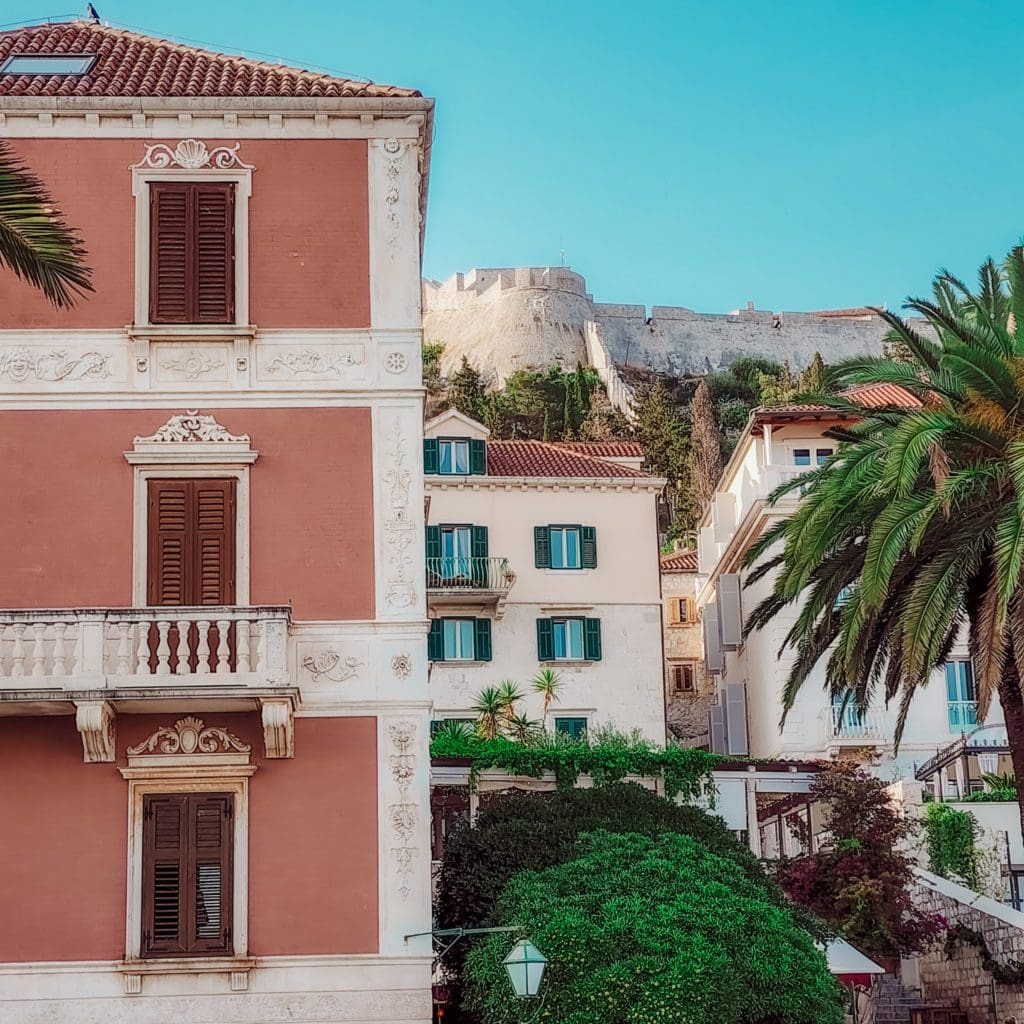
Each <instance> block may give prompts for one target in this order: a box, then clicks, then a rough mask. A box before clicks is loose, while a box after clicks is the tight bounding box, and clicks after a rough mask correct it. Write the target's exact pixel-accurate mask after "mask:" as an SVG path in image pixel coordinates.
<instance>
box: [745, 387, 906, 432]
mask: <svg viewBox="0 0 1024 1024" xmlns="http://www.w3.org/2000/svg"><path fill="white" fill-rule="evenodd" d="M843 395H844V397H846V398H849V399H851V400H852V401H854V402H856V403H858V404H859V405H863V406H866V407H867V408H869V409H884V408H885V407H886V406H890V405H895V406H897V407H899V408H902V409H920V408H922V403H921V400H920V399H919V398H918V397H917V396H916V395H912V394H911V393H910V392H909V391H907V389H906V388H901V387H900V386H899V385H898V384H863V385H861V386H859V387H855V388H848V389H847V390H846V391H844V392H843ZM828 414H832V415H833V416H834V417H835V418H836V419H850V417H851V416H853V415H854V414H853V413H848V412H840V411H839V410H838V409H833V408H832V407H831V406H829V405H819V404H817V403H814V402H804V403H800V402H793V403H790V404H789V405H770V406H765V407H764V408H761V409H757V410H756V411H755V420H756V422H758V423H767V422H769V421H771V419H772V418H773V417H776V416H777V417H780V418H784V419H785V418H790V417H799V416H815V417H819V418H820V417H821V416H822V415H825V416H827V415H828Z"/></svg>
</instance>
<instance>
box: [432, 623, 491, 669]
mask: <svg viewBox="0 0 1024 1024" xmlns="http://www.w3.org/2000/svg"><path fill="white" fill-rule="evenodd" d="M427 658H428V659H429V660H430V661H490V660H491V658H492V653H491V620H490V619H431V621H430V632H429V633H428V634H427Z"/></svg>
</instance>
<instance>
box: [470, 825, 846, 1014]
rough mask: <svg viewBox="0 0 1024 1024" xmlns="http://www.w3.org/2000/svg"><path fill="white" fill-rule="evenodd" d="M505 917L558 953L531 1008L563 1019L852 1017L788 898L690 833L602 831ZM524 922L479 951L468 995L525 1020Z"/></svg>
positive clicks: (546, 873) (519, 884)
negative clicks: (518, 932) (511, 977)
mask: <svg viewBox="0 0 1024 1024" xmlns="http://www.w3.org/2000/svg"><path fill="white" fill-rule="evenodd" d="M498 916H499V919H500V920H501V921H503V922H511V923H516V924H519V925H521V926H522V928H523V934H525V935H528V936H529V937H530V938H531V939H532V940H533V941H534V942H535V943H536V945H537V946H538V947H539V948H540V949H541V951H542V952H543V953H544V954H545V955H546V956H547V958H548V967H547V974H546V977H545V980H544V982H543V986H542V991H541V997H540V999H539V1000H538V1001H537V1003H536V1004H535V1005H532V1006H530V1007H529V1008H528V1013H529V1019H530V1020H531V1021H535V1022H550V1024H622V1022H626V1021H628V1022H629V1024H708V1022H712V1021H713V1022H714V1024H840V1022H841V1021H842V1020H843V1011H842V997H841V994H840V991H839V988H838V986H837V985H836V983H835V981H834V980H833V978H832V977H831V975H830V974H829V972H828V967H827V965H826V963H825V958H824V956H823V955H822V954H821V952H819V951H818V950H817V949H816V948H815V946H814V942H813V940H812V938H811V936H810V935H809V934H808V933H807V932H806V931H804V930H803V929H801V928H800V927H799V926H798V924H797V922H796V920H795V919H794V917H793V914H792V913H791V912H790V910H788V909H787V908H786V907H784V906H782V905H780V904H778V903H776V902H774V901H773V900H772V899H771V898H770V897H769V896H768V894H767V892H766V889H765V887H764V886H763V885H762V884H759V883H758V882H756V881H754V880H753V879H752V878H750V877H749V876H748V875H747V874H746V873H745V872H744V871H743V870H742V869H741V867H740V866H739V865H738V864H737V863H736V861H735V860H734V859H732V858H730V857H723V856H721V855H719V854H717V853H714V852H712V851H711V850H710V849H708V848H707V847H706V846H705V845H704V844H703V843H700V842H698V841H696V840H695V839H693V838H691V837H690V836H685V835H678V834H665V835H661V836H659V837H657V838H651V837H649V836H644V835H638V834H625V835H614V834H611V833H608V832H595V833H592V834H590V835H588V836H585V837H583V838H582V839H581V841H580V842H579V844H578V846H577V847H576V850H575V856H574V858H573V859H571V860H569V861H567V862H566V863H564V864H560V865H555V866H553V867H548V868H545V869H544V870H542V871H526V872H523V873H521V874H519V875H517V876H516V877H515V878H513V879H512V881H511V883H510V884H509V886H508V888H507V890H506V891H505V892H504V893H503V895H502V897H501V900H500V903H499V913H498ZM514 940H515V936H514V935H513V936H510V935H507V934H499V935H491V936H488V937H487V938H486V939H485V940H483V941H482V942H480V943H478V944H477V945H476V946H475V947H474V948H473V949H472V951H471V952H470V953H469V956H468V958H467V962H466V983H467V991H466V1000H465V1005H466V1007H467V1008H468V1009H469V1010H470V1011H471V1012H474V1013H476V1014H478V1015H479V1017H480V1019H481V1021H482V1022H483V1024H519V1022H520V1021H521V1020H523V1014H524V1007H523V1005H522V1003H521V1001H519V1000H518V999H517V998H516V997H515V995H514V994H513V992H512V989H511V986H510V985H509V984H508V980H507V978H506V977H505V976H504V969H503V966H502V963H501V961H502V959H503V958H504V956H505V955H506V953H507V952H508V950H509V949H510V947H511V945H512V943H513V941H514Z"/></svg>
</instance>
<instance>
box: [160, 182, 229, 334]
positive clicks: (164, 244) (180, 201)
mask: <svg viewBox="0 0 1024 1024" xmlns="http://www.w3.org/2000/svg"><path fill="white" fill-rule="evenodd" d="M234 198H235V192H234V185H233V184H232V183H231V182H191V183H187V182H181V183H176V182H153V183H152V184H151V185H150V281H149V318H150V322H151V323H154V324H161V323H163V324H167V323H206V324H224V323H232V322H234V318H235V301H234V300H235V212H234V207H235V202H234Z"/></svg>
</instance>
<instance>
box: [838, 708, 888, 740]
mask: <svg viewBox="0 0 1024 1024" xmlns="http://www.w3.org/2000/svg"><path fill="white" fill-rule="evenodd" d="M885 719H886V715H885V709H884V708H867V709H865V710H864V711H858V710H857V708H855V707H853V706H852V705H847V706H846V707H845V708H844V707H833V708H832V739H833V740H834V741H835V740H838V741H843V740H848V741H851V742H865V741H867V742H878V741H880V740H884V739H885V737H886V721H885Z"/></svg>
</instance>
